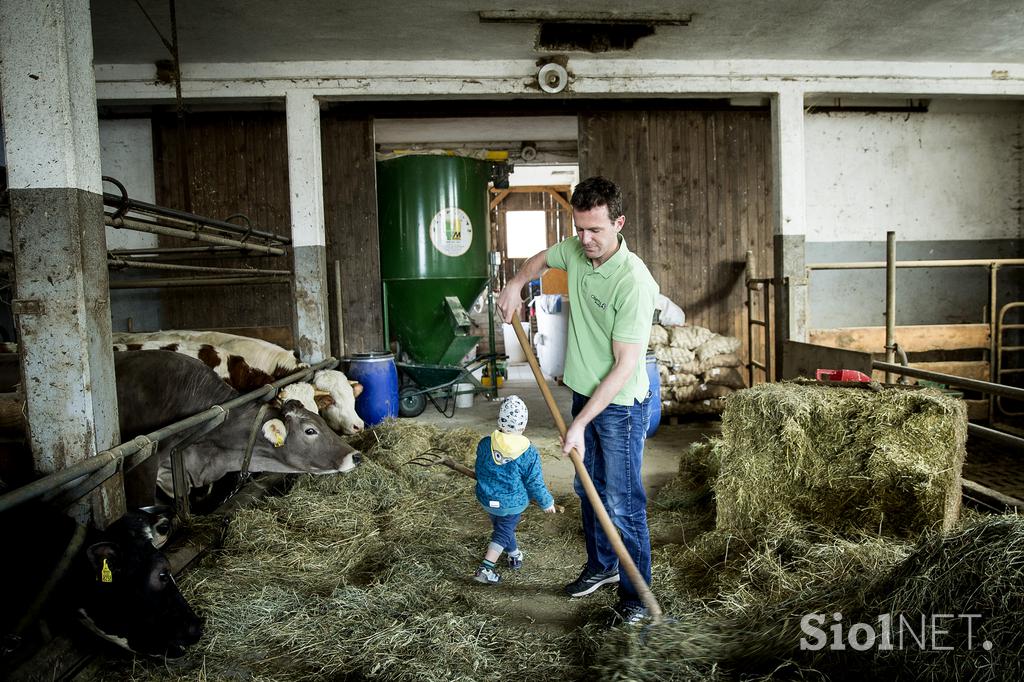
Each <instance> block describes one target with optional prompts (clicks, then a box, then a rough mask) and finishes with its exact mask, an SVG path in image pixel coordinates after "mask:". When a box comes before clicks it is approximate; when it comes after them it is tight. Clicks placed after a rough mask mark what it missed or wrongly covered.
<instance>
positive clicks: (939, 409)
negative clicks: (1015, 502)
mask: <svg viewBox="0 0 1024 682" xmlns="http://www.w3.org/2000/svg"><path fill="white" fill-rule="evenodd" d="M966 433H967V418H966V412H965V408H964V404H963V401H960V400H957V399H955V398H951V397H948V396H945V395H943V394H941V393H939V392H938V391H934V390H920V391H916V390H900V389H888V390H882V391H878V392H873V391H869V390H865V389H855V388H841V387H831V386H823V385H818V384H814V383H801V382H786V383H780V384H763V385H760V386H756V387H754V388H751V389H748V390H745V391H740V392H738V393H737V394H736V395H734V396H733V397H732V398H731V399H730V406H729V409H728V410H727V411H726V413H725V415H724V416H723V420H722V438H723V444H722V447H721V448H720V452H719V459H720V462H721V472H720V475H719V478H718V481H717V485H716V487H715V492H716V494H717V496H718V526H719V527H720V528H732V529H747V528H757V527H759V526H766V525H769V524H772V523H780V522H783V523H791V524H798V525H802V524H812V525H816V526H820V527H823V528H828V529H831V530H833V531H835V532H838V533H844V532H851V531H872V530H873V531H876V532H879V533H883V534H886V535H895V536H902V537H915V536H916V535H918V534H919V533H921V532H922V531H924V530H927V529H930V528H933V527H938V528H941V529H943V530H949V529H950V528H952V526H953V524H954V523H955V522H956V519H957V515H958V513H959V508H960V497H961V495H960V473H961V469H962V466H963V459H964V451H965V441H966Z"/></svg>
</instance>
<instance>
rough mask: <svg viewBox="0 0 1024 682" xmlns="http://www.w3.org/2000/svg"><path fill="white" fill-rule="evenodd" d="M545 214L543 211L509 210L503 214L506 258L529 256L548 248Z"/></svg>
mask: <svg viewBox="0 0 1024 682" xmlns="http://www.w3.org/2000/svg"><path fill="white" fill-rule="evenodd" d="M545 215H546V214H545V212H544V211H509V212H508V213H506V214H505V240H506V242H505V243H506V244H507V245H508V253H507V254H506V255H507V257H508V258H529V257H530V256H532V255H533V254H535V253H537V252H538V251H543V250H544V249H546V248H548V228H547V221H546V220H545Z"/></svg>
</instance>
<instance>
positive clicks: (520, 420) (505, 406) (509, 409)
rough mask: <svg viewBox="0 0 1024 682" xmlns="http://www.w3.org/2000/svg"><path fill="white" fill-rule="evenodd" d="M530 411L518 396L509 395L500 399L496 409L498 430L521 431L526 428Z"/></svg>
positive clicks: (505, 431) (506, 431) (507, 431)
mask: <svg viewBox="0 0 1024 682" xmlns="http://www.w3.org/2000/svg"><path fill="white" fill-rule="evenodd" d="M529 418H530V412H529V410H527V409H526V403H524V402H523V401H522V400H521V399H520V398H519V396H517V395H510V396H509V397H507V398H505V399H504V400H502V401H501V407H500V408H499V409H498V430H499V431H501V432H502V433H521V432H522V431H523V430H525V429H526V420H527V419H529Z"/></svg>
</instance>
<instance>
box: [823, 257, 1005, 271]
mask: <svg viewBox="0 0 1024 682" xmlns="http://www.w3.org/2000/svg"><path fill="white" fill-rule="evenodd" d="M886 265H887V264H886V261H884V260H872V261H847V262H837V263H808V264H807V265H806V268H807V269H808V270H878V269H881V268H884V267H886ZM992 265H1009V266H1014V265H1024V258H990V259H988V260H984V259H980V258H975V259H965V260H905V261H896V267H897V268H972V267H985V268H987V267H990V266H992Z"/></svg>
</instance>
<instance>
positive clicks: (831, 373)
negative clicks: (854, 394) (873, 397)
mask: <svg viewBox="0 0 1024 682" xmlns="http://www.w3.org/2000/svg"><path fill="white" fill-rule="evenodd" d="M814 378H815V379H817V380H818V381H865V382H868V381H871V377H869V376H868V375H867V374H864V372H858V371H857V370H855V369H819V370H818V371H817V372H815V373H814Z"/></svg>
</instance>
